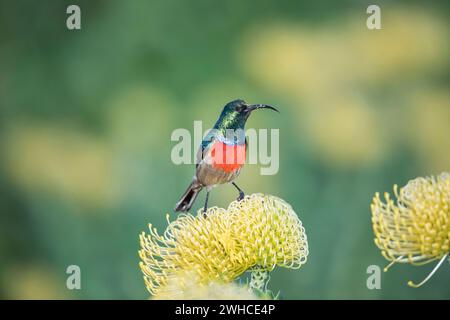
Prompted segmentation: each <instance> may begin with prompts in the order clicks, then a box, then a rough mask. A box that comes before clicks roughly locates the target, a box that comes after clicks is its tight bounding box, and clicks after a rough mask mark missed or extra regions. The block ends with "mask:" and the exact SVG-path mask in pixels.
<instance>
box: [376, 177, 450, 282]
mask: <svg viewBox="0 0 450 320" xmlns="http://www.w3.org/2000/svg"><path fill="white" fill-rule="evenodd" d="M394 195H395V197H396V198H397V199H396V200H395V201H394V200H393V199H391V197H390V195H389V193H387V192H386V193H385V194H384V199H385V201H384V202H383V200H381V199H380V195H379V193H376V194H375V197H374V198H373V202H372V205H371V209H372V224H373V231H374V233H375V243H376V245H377V246H378V248H380V250H381V253H382V254H383V256H384V257H385V258H386V259H387V260H389V261H391V263H390V264H389V266H388V267H387V268H389V267H390V266H391V265H393V264H394V263H397V262H400V263H411V264H414V265H422V264H426V263H429V262H431V261H434V260H438V259H440V262H439V263H438V265H437V266H436V268H435V269H434V270H433V271H432V272H431V273H430V275H429V276H428V277H427V278H426V279H425V280H424V281H422V282H421V283H420V284H418V285H416V284H414V283H412V282H409V283H408V284H409V285H410V286H414V287H417V286H420V285H422V284H423V283H425V282H426V281H427V280H428V279H429V278H430V277H431V276H432V275H433V273H434V272H435V271H436V270H437V268H438V267H439V266H440V265H441V264H442V262H443V261H444V260H445V259H446V258H447V257H448V255H449V252H450V173H447V172H444V173H442V174H441V175H439V176H437V177H433V176H432V177H426V178H416V179H414V180H411V181H409V182H408V184H407V185H406V186H405V187H403V188H400V189H398V187H397V185H395V186H394ZM387 268H386V269H385V271H386V270H387Z"/></svg>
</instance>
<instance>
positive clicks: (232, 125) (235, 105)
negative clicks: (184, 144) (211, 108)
mask: <svg viewBox="0 0 450 320" xmlns="http://www.w3.org/2000/svg"><path fill="white" fill-rule="evenodd" d="M256 109H271V110H274V111H276V112H279V111H278V110H277V109H275V108H274V107H271V106H269V105H266V104H248V103H247V102H245V101H244V100H241V99H238V100H234V101H231V102H229V103H227V104H226V105H225V107H224V108H223V111H222V113H221V114H220V117H219V120H217V122H216V124H215V125H214V128H215V129H234V130H237V129H242V130H243V129H244V126H245V122H246V121H247V119H248V117H249V116H250V114H251V113H252V111H253V110H256Z"/></svg>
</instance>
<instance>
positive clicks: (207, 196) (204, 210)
mask: <svg viewBox="0 0 450 320" xmlns="http://www.w3.org/2000/svg"><path fill="white" fill-rule="evenodd" d="M208 199H209V191H206V199H205V206H204V207H203V216H204V217H205V218H206V210H207V209H208Z"/></svg>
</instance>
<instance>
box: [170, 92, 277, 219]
mask: <svg viewBox="0 0 450 320" xmlns="http://www.w3.org/2000/svg"><path fill="white" fill-rule="evenodd" d="M256 109H271V110H274V111H276V112H279V111H278V110H277V109H275V108H274V107H271V106H269V105H265V104H252V105H249V104H247V103H246V102H245V101H244V100H234V101H231V102H229V103H228V104H226V105H225V107H224V108H223V111H222V113H221V114H220V117H219V119H218V120H217V122H216V124H215V125H214V127H213V129H211V131H209V132H208V134H207V135H206V136H205V138H204V139H203V140H202V143H201V146H200V148H199V150H198V153H197V161H196V171H195V176H194V178H193V180H192V182H191V184H190V185H189V187H188V188H187V190H186V192H185V193H184V194H183V196H182V197H181V199H180V201H178V203H177V204H176V206H175V211H182V212H185V211H188V210H189V209H190V208H191V207H192V205H193V204H194V201H195V199H196V198H197V196H198V194H199V192H200V191H201V190H202V189H203V188H206V199H205V205H204V212H206V209H207V208H208V198H209V193H210V191H211V189H212V188H213V187H215V186H216V185H218V184H224V183H228V182H231V183H232V184H233V186H234V187H236V189H237V190H238V191H239V197H238V200H242V199H243V198H244V192H243V191H242V190H241V189H240V188H239V187H238V185H237V184H236V183H234V182H233V180H234V179H235V178H236V177H237V176H238V175H239V173H240V171H241V168H242V166H243V165H244V163H245V152H246V147H247V140H246V138H245V131H244V127H245V123H246V122H247V119H248V117H249V116H250V114H251V113H252V111H253V110H256Z"/></svg>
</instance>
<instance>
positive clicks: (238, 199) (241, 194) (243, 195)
mask: <svg viewBox="0 0 450 320" xmlns="http://www.w3.org/2000/svg"><path fill="white" fill-rule="evenodd" d="M244 197H245V194H244V192H242V191H241V192H239V196H238V197H237V201H241V200H242V199H244Z"/></svg>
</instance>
